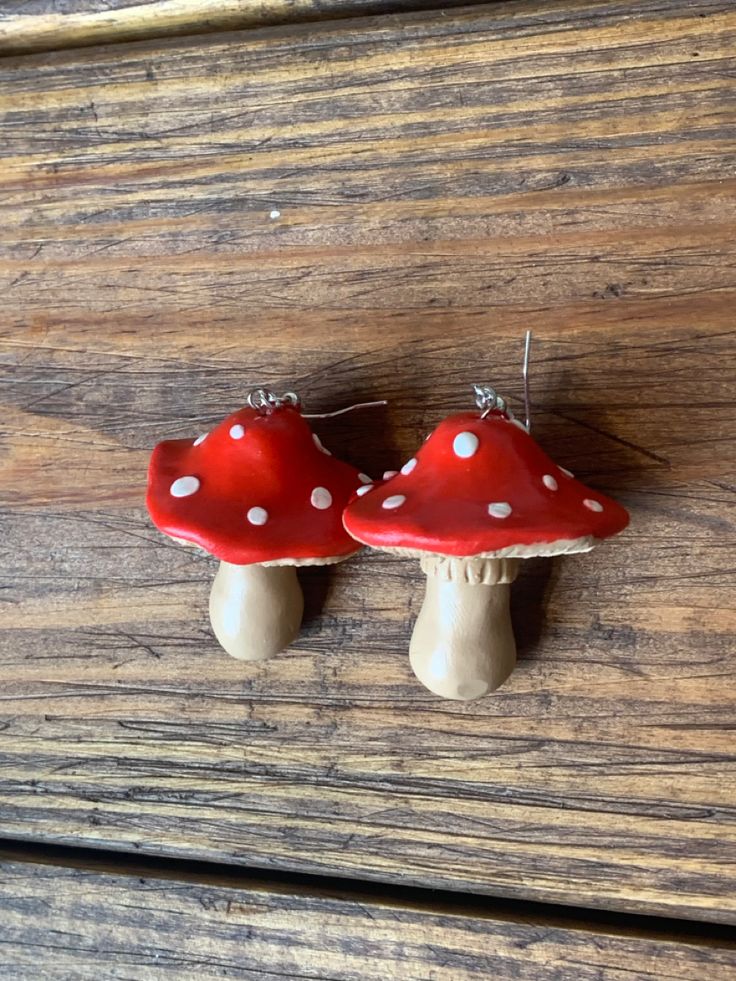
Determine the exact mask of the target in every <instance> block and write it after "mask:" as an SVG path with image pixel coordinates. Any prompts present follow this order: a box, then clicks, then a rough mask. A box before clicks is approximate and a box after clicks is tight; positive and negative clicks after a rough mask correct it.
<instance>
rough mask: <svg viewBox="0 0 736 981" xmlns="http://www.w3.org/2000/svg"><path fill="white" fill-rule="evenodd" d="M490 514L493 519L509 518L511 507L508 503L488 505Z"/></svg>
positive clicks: (496, 502)
mask: <svg viewBox="0 0 736 981" xmlns="http://www.w3.org/2000/svg"><path fill="white" fill-rule="evenodd" d="M488 513H489V514H490V516H491V517H492V518H508V516H509V515H510V514H511V505H510V504H507V503H506V501H495V502H494V503H493V504H489V505H488Z"/></svg>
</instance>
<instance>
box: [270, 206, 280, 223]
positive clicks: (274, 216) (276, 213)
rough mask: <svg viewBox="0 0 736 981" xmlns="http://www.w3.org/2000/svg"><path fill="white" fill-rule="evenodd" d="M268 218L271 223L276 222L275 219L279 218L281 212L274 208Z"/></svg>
mask: <svg viewBox="0 0 736 981" xmlns="http://www.w3.org/2000/svg"><path fill="white" fill-rule="evenodd" d="M268 217H269V218H270V219H271V221H276V219H277V218H280V217H281V212H280V211H279V210H278V208H274V209H273V211H272V212H271V213H270V214H269V216H268Z"/></svg>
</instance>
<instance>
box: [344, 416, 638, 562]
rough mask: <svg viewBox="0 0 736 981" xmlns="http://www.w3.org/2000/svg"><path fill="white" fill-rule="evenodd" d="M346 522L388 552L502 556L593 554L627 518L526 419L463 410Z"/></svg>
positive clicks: (355, 505) (355, 506) (356, 502)
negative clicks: (561, 462)
mask: <svg viewBox="0 0 736 981" xmlns="http://www.w3.org/2000/svg"><path fill="white" fill-rule="evenodd" d="M343 520H344V522H345V527H346V528H347V530H348V531H349V532H350V534H351V535H352V536H353V538H357V540H358V541H359V542H363V543H364V544H366V545H372V546H374V547H377V548H382V549H385V550H387V551H396V552H404V553H425V552H430V553H433V554H437V555H446V556H456V557H458V556H461V557H466V558H467V557H471V556H482V557H488V558H495V557H513V556H518V557H524V556H533V555H555V554H558V553H561V552H584V551H588V550H589V549H591V548H592V547H593V546H594V545H595V544H596V541H597V540H599V539H601V538H607V537H608V536H609V535H614V534H616V533H617V532H619V531H622V530H623V529H624V528H625V527H626V525H627V524H628V522H629V516H628V514H627V512H626V511H625V509H624V508H622V507H621V505H620V504H617V503H616V502H615V501H613V500H611V498H609V497H606V496H605V495H604V494H601V493H600V491H595V490H591V489H590V488H588V487H586V486H585V485H584V484H581V483H580V481H578V480H575V478H574V477H573V476H572V474H571V473H569V471H567V470H564V469H562V468H561V467H558V466H557V465H556V464H554V463H553V462H552V460H550V458H549V457H548V456H547V454H546V453H545V452H544V450H542V449H541V447H540V446H538V445H537V443H535V442H534V440H533V439H532V438H531V436H530V435H529V433H528V432H527V431H526V429H525V428H524V426H522V424H521V423H519V422H516V421H515V420H512V419H510V418H509V417H508V416H507V415H506V414H504V413H501V412H493V413H491V414H490V415H488V416H486V418H485V419H483V418H481V417H480V416H479V415H478V414H477V413H472V412H464V413H460V414H458V415H453V416H450V417H449V418H447V419H445V420H444V422H441V423H440V425H439V426H438V427H437V429H435V431H434V432H433V433H432V435H431V436H430V437H429V439H428V440H427V441H426V442H425V443H424V444H423V446H422V447H421V448H420V449H419V450H418V452H417V454H416V456H415V457H414V458H413V459H412V460H409V462H408V463H406V464H405V465H404V466H403V467H402V469H401V471H400V472H399V473H398V475H397V476H395V477H392V478H391V479H390V480H388V481H386V482H385V483H383V484H380V485H378V486H376V487H374V488H373V489H372V490H371V491H370V492H368V493H364V494H362V496H360V497H356V498H354V499H353V500H352V501H351V503H350V504H349V505H348V507H347V509H346V511H345V514H344V516H343Z"/></svg>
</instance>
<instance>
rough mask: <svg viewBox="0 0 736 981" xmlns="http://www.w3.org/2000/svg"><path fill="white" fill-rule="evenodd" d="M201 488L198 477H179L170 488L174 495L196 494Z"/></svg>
mask: <svg viewBox="0 0 736 981" xmlns="http://www.w3.org/2000/svg"><path fill="white" fill-rule="evenodd" d="M198 490H199V481H198V480H197V478H196V477H177V479H176V480H175V481H174V483H173V484H172V485H171V487H170V488H169V493H170V494H171V496H172V497H189V495H190V494H196V493H197V491H198Z"/></svg>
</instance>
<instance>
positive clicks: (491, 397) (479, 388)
mask: <svg viewBox="0 0 736 981" xmlns="http://www.w3.org/2000/svg"><path fill="white" fill-rule="evenodd" d="M473 391H474V392H475V404H476V405H477V406H478V408H479V409H480V417H481V419H485V418H486V416H487V415H488V414H489V413H491V412H493V410H494V409H497V410H498V411H499V412H507V411H508V409H507V407H506V399H505V398H503V397H502V396H501V395H499V394H498V392H497V391H496V389H495V388H491V386H490V385H473Z"/></svg>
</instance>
